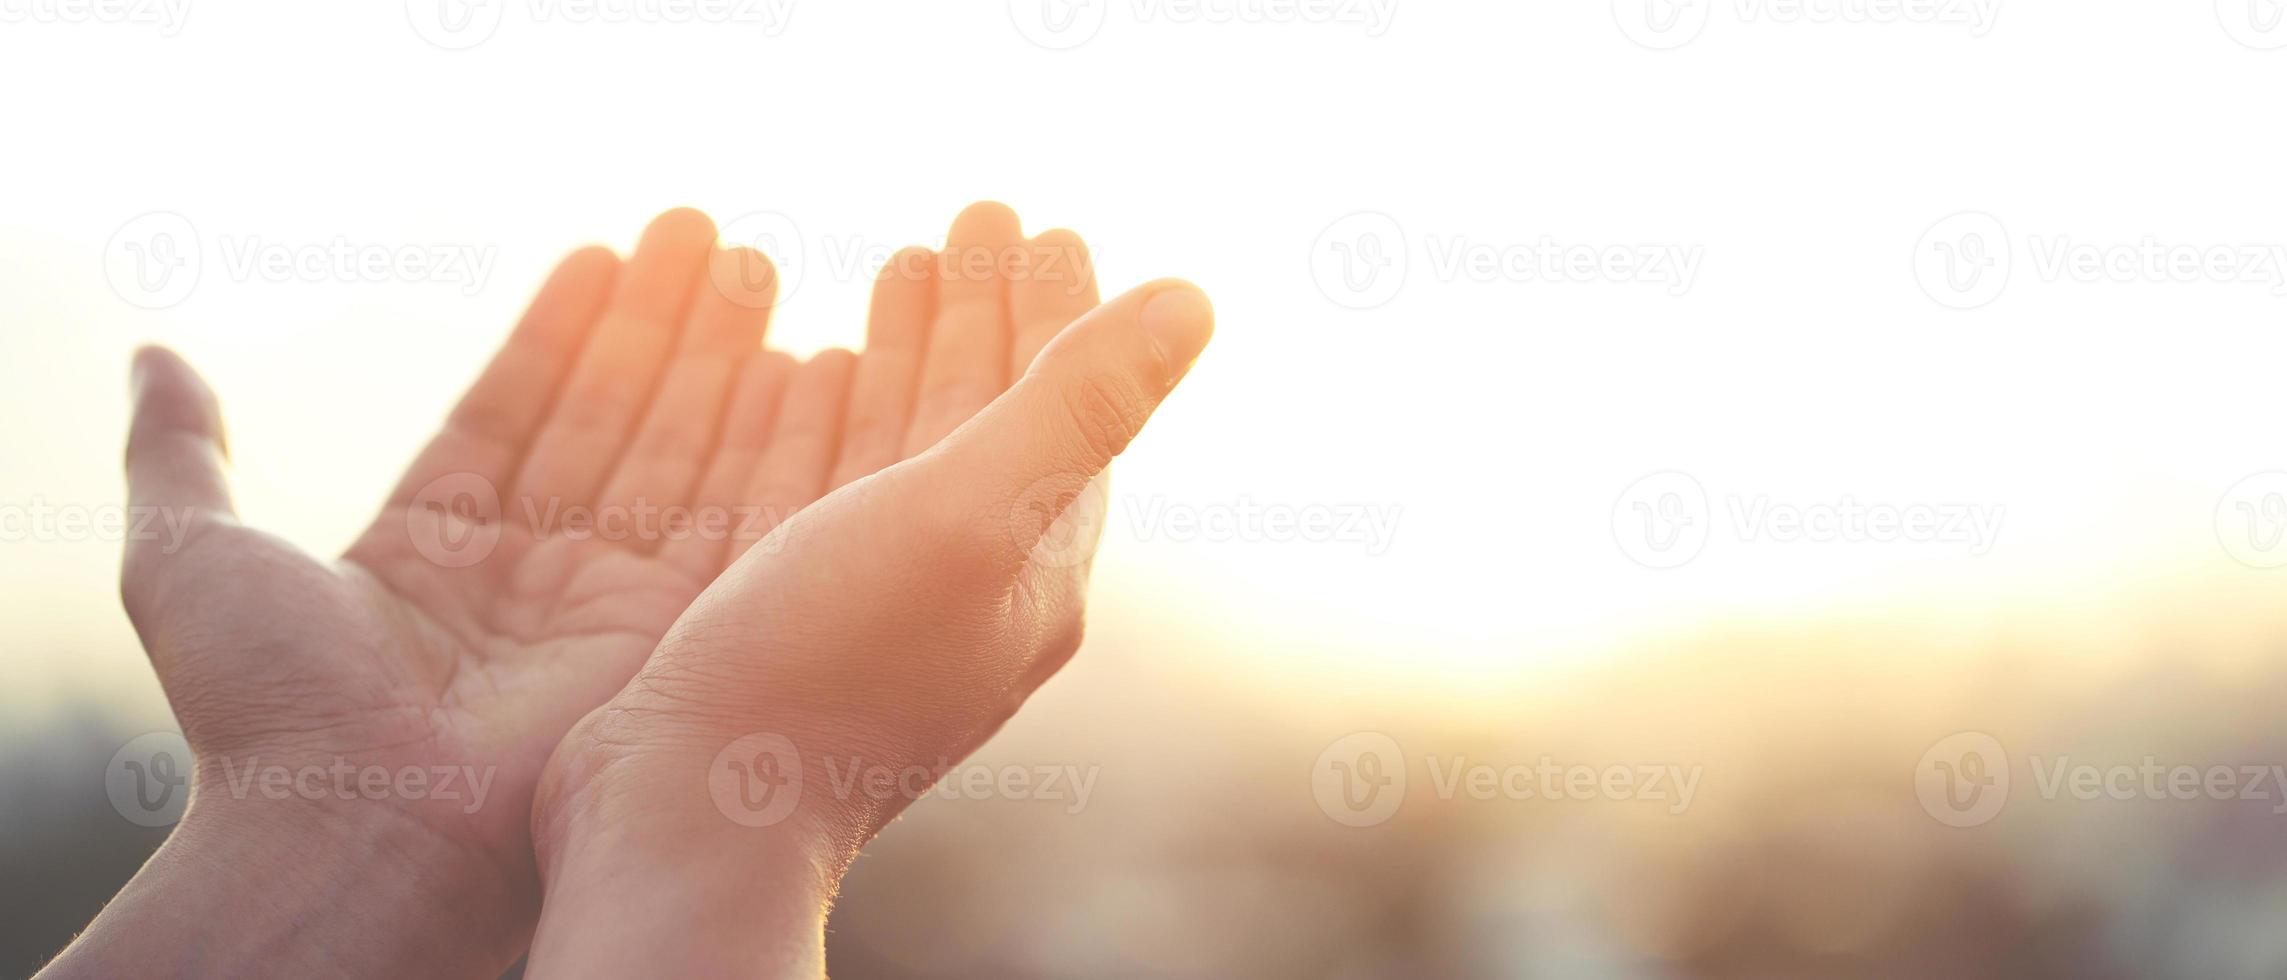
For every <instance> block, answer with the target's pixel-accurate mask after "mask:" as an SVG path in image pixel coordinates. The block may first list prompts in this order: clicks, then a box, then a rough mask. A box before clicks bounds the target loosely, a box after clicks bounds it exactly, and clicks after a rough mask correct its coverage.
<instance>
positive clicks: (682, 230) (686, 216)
mask: <svg viewBox="0 0 2287 980" xmlns="http://www.w3.org/2000/svg"><path fill="white" fill-rule="evenodd" d="M715 231H716V229H715V219H713V218H710V217H707V213H706V212H704V211H701V210H699V209H698V208H694V207H674V208H668V209H667V210H665V211H661V212H659V216H658V217H656V218H653V219H651V224H650V225H649V226H647V227H646V228H644V230H643V237H644V238H646V239H667V240H672V241H685V240H691V239H704V240H706V241H713V240H714V239H715Z"/></svg>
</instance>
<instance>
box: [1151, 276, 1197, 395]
mask: <svg viewBox="0 0 2287 980" xmlns="http://www.w3.org/2000/svg"><path fill="white" fill-rule="evenodd" d="M1139 319H1141V320H1142V321H1143V328H1144V333H1146V334H1148V335H1150V337H1151V342H1152V344H1153V345H1154V346H1156V347H1158V348H1159V356H1160V360H1162V361H1164V362H1165V363H1166V364H1167V383H1168V386H1169V387H1173V386H1174V385H1175V383H1176V382H1178V381H1181V380H1183V375H1184V374H1185V373H1186V372H1188V371H1190V370H1191V362H1193V361H1196V360H1198V359H1199V352H1200V351H1202V350H1205V349H1207V338H1209V337H1212V336H1214V334H1215V309H1214V307H1211V306H1209V305H1207V294H1205V293H1202V292H1200V291H1199V287H1197V286H1193V285H1191V284H1190V283H1176V284H1174V285H1171V286H1168V287H1167V288H1165V289H1162V290H1160V291H1159V292H1156V293H1153V294H1152V295H1151V298H1150V299H1147V300H1145V301H1144V305H1143V312H1142V313H1141V314H1139Z"/></svg>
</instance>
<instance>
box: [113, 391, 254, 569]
mask: <svg viewBox="0 0 2287 980" xmlns="http://www.w3.org/2000/svg"><path fill="white" fill-rule="evenodd" d="M132 384H133V388H134V396H135V411H134V417H133V421H132V422H130V423H129V426H128V432H127V506H128V513H129V514H130V515H133V516H134V517H135V518H136V519H137V520H138V521H141V520H142V519H143V518H144V517H145V516H149V517H150V518H151V519H150V520H148V521H144V522H143V523H142V525H141V526H144V527H148V528H182V527H188V526H190V525H191V524H192V523H194V522H201V521H209V520H215V519H221V520H224V521H230V520H233V519H234V516H235V515H234V513H233V511H232V509H231V505H230V488H229V485H228V483H227V482H226V481H225V480H224V478H223V461H224V460H225V459H226V458H227V454H228V450H227V449H226V448H225V447H224V444H223V434H222V411H221V409H220V408H219V407H218V406H217V405H216V403H215V399H214V392H212V391H210V390H208V389H207V386H206V382H204V381H201V380H199V376H198V373H197V372H195V371H192V370H191V367H190V365H188V364H185V363H183V359H182V358H181V357H178V356H176V355H175V352H173V351H170V350H167V349H166V348H164V347H145V348H143V349H142V350H139V351H137V352H136V353H135V370H134V375H133V382H132ZM179 543H180V542H179V541H175V540H172V539H171V538H170V537H168V536H154V535H143V534H131V535H129V536H128V538H127V560H126V566H125V569H124V571H125V575H126V578H127V579H128V580H129V581H128V584H129V585H132V584H133V582H134V580H135V579H136V578H137V577H138V576H139V575H143V574H148V569H149V566H150V565H151V564H153V563H154V562H155V561H156V559H157V558H159V557H160V556H162V555H163V554H164V553H165V552H166V551H171V550H172V549H173V547H174V546H175V545H177V544H179Z"/></svg>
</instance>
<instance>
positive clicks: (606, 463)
mask: <svg viewBox="0 0 2287 980" xmlns="http://www.w3.org/2000/svg"><path fill="white" fill-rule="evenodd" d="M714 243H715V226H714V223H713V222H712V221H709V220H707V216H706V215H703V214H700V213H699V212H697V211H692V210H689V209H677V210H674V211H669V212H667V213H665V214H662V215H660V216H659V217H658V218H656V219H654V220H653V221H652V222H651V226H650V227H649V228H646V229H644V232H643V240H642V241H641V242H639V243H638V244H637V245H636V247H635V254H634V256H633V257H631V258H629V259H628V262H627V268H625V269H624V270H622V271H621V273H620V277H619V282H618V284H617V285H616V287H615V288H614V289H613V291H612V296H611V301H610V305H609V306H608V307H607V308H606V309H605V310H604V314H603V319H602V321H601V322H599V323H597V324H596V326H595V329H594V331H593V332H592V333H591V334H590V335H589V337H588V341H587V344H586V346H585V347H584V348H582V349H581V351H580V356H579V362H578V364H577V365H576V366H574V367H573V369H572V375H571V377H570V378H569V379H568V380H567V381H566V382H565V384H564V390H563V392H562V393H561V395H560V396H559V397H558V398H557V399H556V402H555V404H554V405H553V407H552V409H551V411H550V413H549V416H548V419H547V421H546V422H545V423H543V425H542V427H541V429H540V433H539V436H538V438H537V439H536V440H535V441H534V443H533V446H532V452H531V455H529V456H528V457H526V459H525V460H524V465H523V468H522V469H521V470H519V471H518V474H517V478H516V481H515V489H516V493H517V495H518V496H520V497H523V498H525V499H526V500H528V501H537V502H541V503H546V502H551V501H553V502H560V503H564V504H575V505H582V506H584V505H586V504H587V503H588V502H589V501H591V500H593V499H594V498H595V494H596V493H597V492H598V491H599V490H600V489H601V488H602V485H603V482H604V477H605V476H606V474H609V473H610V472H611V471H612V469H613V467H614V466H615V465H616V463H617V461H618V459H619V455H620V451H621V450H622V449H623V448H624V447H625V446H626V444H627V441H628V438H629V436H630V435H631V434H632V430H633V429H634V427H635V422H636V420H637V419H638V418H640V417H641V416H642V414H643V412H644V410H645V408H646V407H647V406H648V405H649V404H650V402H651V398H652V390H653V388H654V386H655V385H656V384H657V383H658V381H659V376H660V373H661V370H662V368H664V367H665V365H666V363H667V357H668V353H669V352H670V351H672V350H673V349H674V347H675V344H676V336H677V334H679V333H680V332H681V331H682V327H683V319H684V317H683V314H684V311H685V309H686V308H687V307H688V306H689V303H690V299H691V286H692V283H693V282H694V281H695V280H697V279H698V278H699V276H700V273H701V271H702V270H703V269H704V268H705V265H706V260H707V255H708V253H709V252H710V251H712V250H713V248H714ZM511 510H514V511H517V512H518V513H522V512H523V511H525V510H527V508H511Z"/></svg>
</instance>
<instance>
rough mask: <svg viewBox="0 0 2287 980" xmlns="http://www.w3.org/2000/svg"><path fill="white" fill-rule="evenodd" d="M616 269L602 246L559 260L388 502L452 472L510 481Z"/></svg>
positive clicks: (406, 499) (398, 503)
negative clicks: (490, 359)
mask: <svg viewBox="0 0 2287 980" xmlns="http://www.w3.org/2000/svg"><path fill="white" fill-rule="evenodd" d="M618 274H619V256H617V255H613V254H612V252H611V250H610V249H608V248H604V247H602V246H594V247H590V248H583V249H581V250H579V251H577V252H573V253H572V254H571V255H568V256H566V257H565V258H564V261H562V262H559V263H557V264H556V270H555V271H554V272H552V273H549V275H548V281H547V282H545V283H543V284H541V286H540V292H539V293H538V294H537V295H535V296H534V297H533V298H532V303H531V305H530V306H527V307H525V309H524V316H523V318H522V319H520V320H518V321H517V323H516V328H515V329H514V330H512V331H510V332H509V335H508V341H507V342H506V343H504V344H502V345H501V348H500V351H499V352H498V353H495V354H494V355H493V356H492V363H490V364H487V365H485V368H484V373H483V374H481V375H479V376H478V377H477V380H476V383H475V384H473V385H470V386H469V390H468V393H467V394H465V395H462V396H461V400H460V404H458V405H455V406H454V407H453V412H452V415H450V416H448V417H447V418H446V420H445V427H444V429H443V430H442V431H440V432H438V433H437V435H436V437H435V438H433V439H431V440H429V444H428V445H427V446H426V447H424V448H423V449H422V450H421V454H420V455H419V456H416V457H414V460H413V465H412V466H410V467H408V468H407V469H406V471H405V477H404V478H403V479H402V480H399V481H398V484H397V488H396V489H395V490H394V491H392V492H391V493H390V495H389V503H390V507H391V508H392V509H395V508H400V507H403V506H405V505H406V504H408V503H410V502H411V501H412V500H413V498H414V497H415V496H417V495H419V494H420V492H421V488H422V487H425V486H428V485H429V484H430V483H431V482H432V481H435V480H437V479H440V478H443V477H445V476H448V475H451V474H459V473H471V474H475V475H476V476H478V477H481V478H483V479H484V480H485V481H486V482H487V483H490V484H491V485H493V486H496V487H498V486H505V485H507V484H508V483H509V482H510V481H511V479H512V478H513V477H514V476H515V470H516V465H517V463H518V462H519V461H520V460H522V459H523V457H524V453H525V451H526V450H527V449H528V448H529V447H530V445H531V442H532V436H533V434H534V433H536V432H537V431H538V430H539V428H540V423H541V422H542V421H543V420H545V419H546V418H547V416H548V406H549V403H551V402H553V401H554V400H555V398H556V392H557V389H559V388H560V387H562V385H563V383H564V376H565V375H567V374H570V373H571V370H572V362H573V361H574V359H576V358H577V357H578V356H579V353H580V346H581V344H583V343H584V342H586V340H587V336H588V331H589V329H590V328H591V327H593V326H594V325H595V322H596V317H597V315H598V314H600V313H602V312H603V308H604V302H605V301H606V300H607V299H608V298H609V297H610V296H611V288H612V281H613V280H614V279H615V278H616V277H617V276H618Z"/></svg>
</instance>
